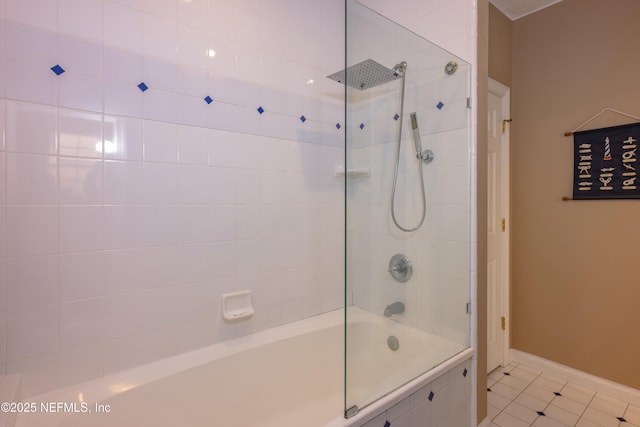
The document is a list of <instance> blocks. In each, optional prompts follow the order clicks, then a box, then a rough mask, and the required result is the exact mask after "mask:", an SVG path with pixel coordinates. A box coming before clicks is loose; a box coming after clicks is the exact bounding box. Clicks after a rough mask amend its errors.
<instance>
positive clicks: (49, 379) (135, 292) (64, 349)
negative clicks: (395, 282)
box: [0, 0, 343, 395]
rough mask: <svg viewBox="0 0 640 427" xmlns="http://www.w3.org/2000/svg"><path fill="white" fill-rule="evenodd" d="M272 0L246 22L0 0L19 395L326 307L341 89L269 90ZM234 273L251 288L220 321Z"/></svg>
mask: <svg viewBox="0 0 640 427" xmlns="http://www.w3.org/2000/svg"><path fill="white" fill-rule="evenodd" d="M272 3H273V4H272V5H271V6H270V7H266V8H263V7H262V6H261V9H260V14H256V15H255V16H254V21H257V27H256V28H251V26H248V25H247V24H248V21H246V20H243V19H242V18H241V16H242V14H243V13H244V12H246V10H245V9H242V11H240V10H239V9H238V6H236V5H233V4H230V3H228V2H223V1H205V0H194V1H192V2H188V3H185V2H181V1H176V0H166V1H157V0H154V1H142V0H117V1H116V0H89V1H78V0H58V1H56V2H49V1H47V2H41V1H36V0H31V1H26V2H25V1H21V2H18V1H8V2H6V1H3V2H2V7H0V10H1V11H2V13H3V15H2V16H1V17H6V21H4V20H2V21H1V26H0V35H1V36H2V43H0V46H2V50H1V51H0V56H1V58H2V61H0V63H1V64H2V68H3V70H4V69H5V67H6V78H5V79H2V84H3V85H2V92H1V94H2V95H3V96H5V92H4V88H5V83H7V85H6V87H7V88H8V92H7V93H6V96H5V97H4V98H3V99H2V100H1V102H0V107H1V108H0V123H1V125H2V126H1V127H0V131H1V132H0V135H1V136H2V138H0V139H1V144H0V148H1V150H0V151H1V152H0V166H1V167H2V173H1V174H0V176H1V178H2V180H1V182H0V184H1V185H0V191H1V193H0V202H1V204H2V209H1V210H0V225H1V228H2V234H1V236H2V240H3V242H2V244H1V245H0V273H1V274H0V285H1V291H2V292H0V295H1V296H2V299H1V304H0V331H2V333H3V334H4V335H3V336H4V338H3V339H2V340H0V342H1V343H2V348H0V365H1V366H0V370H1V371H2V372H21V373H23V374H24V377H23V379H24V385H25V387H24V389H25V393H26V394H27V395H30V394H33V393H37V392H42V391H45V390H49V389H51V388H55V387H58V386H64V385H68V384H72V383H75V382H78V381H83V380H86V379H89V378H93V377H96V376H100V375H102V374H103V373H108V372H114V371H116V370H118V369H124V368H128V367H132V366H135V365H137V364H140V363H142V362H144V361H150V360H155V359H158V358H160V357H165V356H168V355H171V354H174V353H175V352H177V351H186V350H189V349H193V348H196V347H199V346H202V345H206V344H209V343H213V342H215V341H217V340H219V339H221V338H231V337H234V336H235V335H237V334H238V333H247V332H250V331H253V330H259V329H262V328H265V327H269V326H274V325H277V324H280V323H283V322H287V321H291V320H295V319H297V318H301V317H307V316H310V315H313V314H316V313H319V312H321V311H325V310H330V309H334V308H338V307H340V305H341V302H342V298H341V292H340V289H341V287H342V283H341V281H340V272H341V271H342V262H341V259H340V257H339V253H340V250H339V248H340V246H341V245H342V241H341V239H337V238H334V237H335V236H339V234H340V233H341V220H340V219H341V215H342V214H341V212H342V197H341V191H342V189H341V186H340V185H338V184H337V181H339V179H336V178H335V177H333V166H334V163H337V162H338V161H339V160H340V156H341V150H340V149H339V148H337V146H338V143H336V141H338V142H339V141H340V139H341V138H342V131H340V130H338V129H336V128H335V127H334V125H335V123H336V122H338V121H339V120H340V118H341V117H342V112H341V108H340V107H339V106H338V107H336V106H335V100H334V97H335V96H336V95H335V94H339V93H340V92H341V88H340V87H339V86H334V87H333V90H334V92H335V93H334V94H332V93H330V92H331V91H330V90H326V88H323V89H322V91H321V90H320V86H318V89H317V90H313V87H310V88H307V87H305V88H304V89H305V91H304V93H298V92H299V90H300V88H299V87H298V86H295V85H289V86H286V85H280V86H278V87H276V86H275V84H276V82H286V81H287V80H288V79H289V78H293V77H292V76H285V75H283V74H284V73H285V72H286V71H287V68H286V67H285V62H284V61H283V57H284V56H287V57H289V58H296V57H298V58H299V55H296V54H295V53H293V52H290V53H287V52H284V51H283V50H282V49H273V51H271V52H267V51H266V50H263V49H262V47H263V41H262V40H261V38H262V37H264V35H265V34H267V33H273V32H274V31H275V29H276V28H277V25H278V24H279V23H281V21H282V19H281V18H280V17H279V15H282V14H285V15H286V9H284V3H282V2H281V1H280V0H273V1H272ZM307 6H309V7H314V8H315V9H323V8H324V9H327V11H323V12H322V14H323V16H325V17H327V18H330V17H333V18H336V17H338V18H339V17H340V16H341V14H342V6H341V4H340V1H333V2H325V3H323V4H322V5H318V4H313V5H311V3H309V4H308V5H307ZM331 10H333V12H330V11H331ZM5 12H6V15H5V14H4V13H5ZM269 14H270V15H277V16H268V15H269ZM307 16H309V17H314V19H315V16H318V14H313V13H308V14H307ZM238 17H240V18H239V19H238ZM254 21H252V22H254ZM237 35H239V36H238V37H240V38H241V39H242V42H244V45H242V44H238V43H237ZM287 37H290V36H287ZM342 37H343V34H342V33H339V32H337V33H335V34H332V35H330V36H328V35H327V34H325V35H324V36H323V43H331V39H332V38H333V39H335V40H334V43H333V44H334V45H335V49H334V51H333V52H332V55H336V56H337V57H341V56H342V53H341V52H342V50H343V47H342V45H343V43H342ZM296 38H299V35H296ZM302 38H306V39H308V40H310V41H309V43H313V41H312V39H314V38H315V36H313V34H307V35H305V36H304V37H302ZM285 40H286V37H285ZM5 47H6V49H5ZM5 58H6V59H5ZM237 62H239V63H240V66H239V67H237V66H236V64H237ZM338 62H339V60H338ZM56 64H59V65H61V66H62V67H63V68H64V70H65V72H64V73H63V74H61V75H60V76H56V75H55V74H54V73H53V72H52V71H51V70H50V68H51V67H53V66H54V65H56ZM291 66H292V68H291V69H293V68H295V69H296V70H303V69H305V67H303V66H302V65H301V64H299V63H295V64H294V63H291ZM315 66H316V67H318V65H315ZM306 70H307V71H306V73H307V74H308V75H311V74H314V75H318V76H324V75H326V74H328V73H329V70H325V69H316V70H314V69H313V67H306ZM3 74H4V73H3ZM298 74H299V73H298V71H296V73H295V75H296V78H298ZM141 82H145V84H146V85H147V86H148V87H149V89H148V90H147V91H146V92H144V93H143V92H142V91H140V90H139V89H138V88H137V87H136V86H137V85H138V84H139V83H141ZM271 82H273V84H271ZM262 86H264V87H267V86H268V87H270V88H274V89H273V90H272V91H271V92H270V93H271V95H272V96H271V97H270V98H269V97H264V96H263V92H262V91H261V90H260V88H261V87H262ZM294 90H295V91H296V92H295V93H294V92H293V91H294ZM206 96H210V97H211V98H212V99H213V102H212V103H211V104H210V105H209V104H207V103H206V102H205V100H204V98H205V97H206ZM280 99H282V100H288V99H290V100H293V102H289V101H285V102H279V100H280ZM270 101H274V102H270ZM276 101H278V102H276ZM325 103H326V104H327V105H328V106H327V108H322V106H323V105H324V104H325ZM329 103H331V107H329ZM259 106H262V107H263V108H264V109H265V111H266V112H265V114H264V115H260V114H259V113H258V111H257V108H258V107H259ZM303 106H304V108H303ZM325 111H331V112H332V113H331V114H326V113H325ZM302 114H305V116H306V117H307V118H308V121H307V122H306V123H304V124H303V123H302V122H301V121H300V120H299V117H300V116H301V115H302ZM323 121H324V122H323ZM321 123H324V124H325V125H326V126H325V127H324V128H322V127H319V125H320V124H321ZM5 124H6V125H5ZM228 130H231V132H229V131H228ZM236 131H239V132H238V133H237V132H236ZM326 133H330V135H324V134H326ZM261 134H262V135H265V136H260V135H261ZM267 135H268V136H267ZM327 141H330V142H332V143H334V144H335V145H336V148H335V149H334V148H332V149H331V150H330V151H326V150H327V149H328V148H327V149H323V148H322V146H321V145H320V144H322V143H324V142H327ZM5 150H6V151H5ZM328 153H330V154H331V155H330V156H328V157H326V159H325V158H323V156H327V154H328ZM285 159H286V160H285ZM321 161H322V163H321ZM5 171H6V172H5ZM323 180H326V184H322V181H323ZM5 203H6V205H7V206H6V208H5V207H4V205H5ZM320 212H323V213H324V214H323V215H322V216H321V215H320ZM288 223H290V226H289V224H288ZM5 224H6V233H5ZM335 254H338V255H335ZM317 264H320V265H322V268H321V269H318V267H317ZM247 271H254V272H259V273H260V274H265V275H268V276H269V279H268V280H267V281H266V282H262V281H254V282H251V283H247V282H243V283H242V286H247V287H249V289H254V290H255V291H256V298H255V299H254V301H255V304H256V306H257V307H258V313H257V314H256V316H255V318H254V319H253V320H252V321H251V322H250V324H249V325H247V327H245V328H239V329H238V328H231V327H230V326H229V325H226V324H224V323H223V322H222V321H221V320H220V319H219V316H218V304H219V301H218V298H219V295H220V294H221V293H222V292H229V291H234V290H239V289H241V288H240V287H239V286H241V284H240V282H239V281H238V280H237V277H240V276H241V275H242V274H246V272H247ZM214 279H215V281H214ZM302 281H307V282H308V283H303V282H302ZM319 281H322V283H324V285H323V286H322V287H319V286H315V284H316V283H319ZM327 283H329V285H327ZM331 283H333V284H331ZM302 290H304V292H302ZM285 302H289V304H288V306H289V307H291V305H292V304H295V305H296V307H297V308H296V309H295V310H294V309H285V306H286V305H285V304H284V303H285ZM123 345H125V346H127V348H124V349H123V348H122V347H121V346H123Z"/></svg>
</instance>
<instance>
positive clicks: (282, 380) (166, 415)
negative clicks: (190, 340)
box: [16, 308, 472, 427]
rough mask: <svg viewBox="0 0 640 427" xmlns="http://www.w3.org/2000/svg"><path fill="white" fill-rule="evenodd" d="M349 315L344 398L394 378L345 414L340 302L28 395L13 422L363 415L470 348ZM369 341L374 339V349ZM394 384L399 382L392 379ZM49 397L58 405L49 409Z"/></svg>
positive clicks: (336, 419)
mask: <svg viewBox="0 0 640 427" xmlns="http://www.w3.org/2000/svg"><path fill="white" fill-rule="evenodd" d="M348 319H349V327H350V328H352V329H353V330H354V331H356V330H357V333H355V334H350V335H349V338H350V342H349V343H348V345H349V354H350V357H349V361H348V374H349V384H350V385H351V386H350V387H349V401H358V402H369V401H370V400H371V398H373V397H375V396H379V395H381V394H384V393H385V392H386V393H388V392H389V391H390V390H391V389H393V388H396V390H395V391H393V392H392V393H388V394H387V395H386V396H385V397H384V398H383V399H380V400H378V401H377V402H375V403H374V404H372V405H370V406H369V407H367V408H366V409H364V410H360V412H359V413H358V414H357V415H356V416H354V417H353V418H350V419H349V420H346V419H344V417H343V416H342V414H343V406H344V395H343V393H344V392H343V384H344V375H343V373H344V368H343V366H344V356H343V348H344V332H343V326H342V325H343V321H344V311H343V310H339V311H335V312H331V313H327V314H323V315H320V316H316V317H313V318H310V319H306V320H303V321H300V322H296V323H294V324H289V325H284V326H281V327H278V328H273V329H271V330H268V331H263V332H260V333H257V334H253V335H251V336H246V337H242V338H239V339H236V340H233V341H230V342H224V343H219V344H215V345H212V346H210V347H207V348H204V349H200V350H196V351H193V352H189V353H185V354H182V355H179V356H176V357H172V358H168V359H165V360H161V361H158V362H154V363H151V364H149V365H144V366H142V367H139V368H135V369H132V370H129V371H125V372H122V373H118V374H114V375H109V376H106V377H102V378H100V379H97V380H93V381H89V382H86V383H82V384H79V385H76V386H72V387H68V388H65V389H60V390H56V391H53V392H49V393H45V394H42V395H39V396H34V397H31V398H29V399H25V401H23V403H24V404H27V403H28V404H31V407H32V408H33V409H35V412H34V413H22V414H20V415H19V416H18V419H17V422H16V426H17V427H34V426H43V427H44V426H61V427H62V426H64V427H71V426H89V425H90V426H96V427H98V426H118V427H127V426H131V427H133V426H135V427H140V426H154V427H163V426H167V427H169V426H171V427H175V426H188V427H197V426H211V425H220V426H225V427H232V426H234V427H248V426H265V427H268V426H278V427H282V426H292V427H293V426H295V427H301V426H304V427H314V426H329V425H330V426H351V425H361V424H363V423H364V422H366V421H368V420H369V419H371V418H373V417H374V416H376V415H377V414H378V413H380V412H384V410H386V409H387V408H388V407H390V406H391V405H392V404H395V403H397V402H399V401H400V400H402V398H403V396H405V395H408V394H409V393H411V392H414V391H416V390H418V388H420V387H421V386H422V385H424V384H427V383H428V382H429V381H432V380H433V379H435V378H436V377H437V376H439V375H441V374H442V373H444V372H447V370H448V369H451V368H452V367H453V366H455V365H456V364H459V363H460V362H461V361H464V360H466V359H468V358H470V357H471V354H472V351H471V350H469V349H465V347H464V346H463V345H460V344H456V343H453V342H449V341H446V340H444V339H442V338H440V337H437V336H432V335H428V334H424V333H422V332H419V331H416V330H414V329H412V328H408V327H406V326H404V325H402V324H400V323H398V322H395V321H393V320H390V319H385V318H380V317H378V316H373V315H370V314H368V313H366V312H363V311H361V310H358V309H356V308H353V309H352V308H350V309H349V311H348ZM389 335H395V336H396V337H398V339H399V342H400V348H399V349H398V350H397V351H391V350H389V348H388V347H387V341H386V340H387V337H388V336H389ZM352 337H354V338H355V337H358V338H357V339H356V340H353V339H351V338H352ZM374 346H377V347H379V348H378V349H376V350H375V351H372V350H371V349H372V348H374ZM425 347H428V348H429V351H428V352H425V351H424V350H425ZM418 355H420V357H416V356H418ZM398 359H401V360H398ZM443 360H446V362H444V363H442V361H443ZM398 366H401V367H402V369H400V370H399V369H397V367H398ZM436 366H437V367H436ZM434 367H436V368H435V369H431V368H434ZM426 370H430V371H429V372H427V374H423V375H420V376H419V378H418V379H416V380H412V379H413V378H414V377H415V376H416V375H419V374H420V373H421V372H424V371H426ZM405 383H406V384H405ZM398 384H405V385H404V386H403V387H401V388H399V389H397V385H398ZM51 402H53V403H55V405H53V406H52V405H51ZM43 403H44V406H42V404H43ZM59 403H62V404H66V408H65V407H64V406H59ZM96 405H97V406H96ZM45 407H46V408H49V409H52V408H53V409H54V410H59V411H60V412H55V413H51V412H49V413H47V412H44V408H45ZM86 410H87V411H90V412H84V411H86ZM100 410H102V411H104V412H100ZM74 411H77V412H74ZM107 411H108V412H107Z"/></svg>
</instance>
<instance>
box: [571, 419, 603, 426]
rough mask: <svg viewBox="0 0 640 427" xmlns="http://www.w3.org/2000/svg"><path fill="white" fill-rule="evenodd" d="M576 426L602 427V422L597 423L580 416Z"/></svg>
mask: <svg viewBox="0 0 640 427" xmlns="http://www.w3.org/2000/svg"><path fill="white" fill-rule="evenodd" d="M576 427H602V426H601V425H600V424H596V423H594V422H593V421H589V420H587V419H584V418H580V419H579V420H578V422H577V423H576Z"/></svg>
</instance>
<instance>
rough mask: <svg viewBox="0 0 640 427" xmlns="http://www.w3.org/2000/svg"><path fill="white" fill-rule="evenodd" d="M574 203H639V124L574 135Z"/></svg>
mask: <svg viewBox="0 0 640 427" xmlns="http://www.w3.org/2000/svg"><path fill="white" fill-rule="evenodd" d="M573 144H574V150H573V151H574V160H573V164H574V174H573V198H574V199H640V182H639V179H638V178H640V176H639V175H638V173H640V165H639V164H638V154H637V153H638V147H639V146H640V123H633V124H630V125H624V126H615V127H610V128H603V129H593V130H587V131H581V132H575V133H574V134H573Z"/></svg>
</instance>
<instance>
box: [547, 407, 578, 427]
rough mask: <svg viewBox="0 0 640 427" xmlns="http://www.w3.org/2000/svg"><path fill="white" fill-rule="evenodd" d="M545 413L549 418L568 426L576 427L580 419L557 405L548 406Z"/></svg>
mask: <svg viewBox="0 0 640 427" xmlns="http://www.w3.org/2000/svg"><path fill="white" fill-rule="evenodd" d="M544 413H545V414H546V415H547V417H549V418H553V419H554V420H556V421H558V422H560V423H562V424H565V425H568V426H573V425H575V424H576V423H577V422H578V419H579V418H580V416H579V415H576V414H574V413H572V412H569V411H567V410H564V409H562V408H560V407H558V406H556V405H549V406H547V407H546V408H545V410H544Z"/></svg>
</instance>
